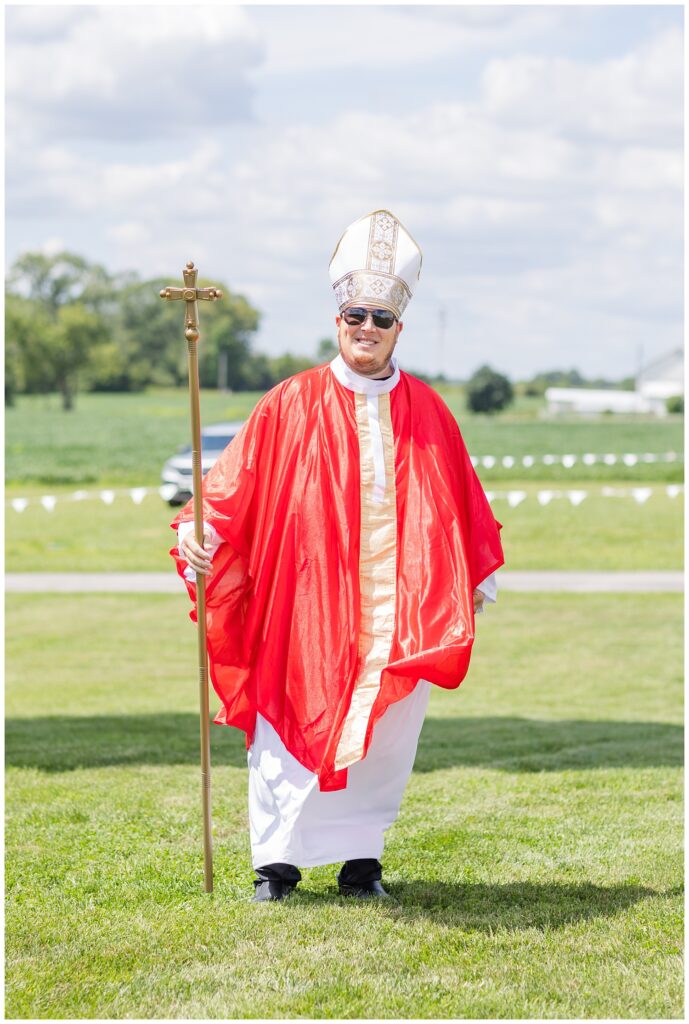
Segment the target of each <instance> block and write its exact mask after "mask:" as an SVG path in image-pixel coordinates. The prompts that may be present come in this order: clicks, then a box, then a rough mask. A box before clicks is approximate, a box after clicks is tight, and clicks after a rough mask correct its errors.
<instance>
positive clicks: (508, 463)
mask: <svg viewBox="0 0 689 1024" xmlns="http://www.w3.org/2000/svg"><path fill="white" fill-rule="evenodd" d="M502 464H503V466H504V467H505V469H511V468H512V466H513V465H514V459H513V458H512V456H511V455H505V456H503V459H502Z"/></svg>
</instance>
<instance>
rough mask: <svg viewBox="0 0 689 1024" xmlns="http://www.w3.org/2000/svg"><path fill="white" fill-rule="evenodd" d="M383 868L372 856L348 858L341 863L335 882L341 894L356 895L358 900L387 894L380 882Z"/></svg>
mask: <svg viewBox="0 0 689 1024" xmlns="http://www.w3.org/2000/svg"><path fill="white" fill-rule="evenodd" d="M382 877H383V868H382V866H381V863H380V861H378V860H375V859H374V858H366V859H360V860H348V861H345V863H344V864H343V865H342V869H341V871H340V873H339V875H338V876H337V884H338V886H339V888H340V893H341V894H342V895H343V896H356V897H357V898H358V899H360V900H367V899H371V898H372V897H376V896H388V895H389V894H388V893H387V892H386V891H385V889H384V888H383V886H382V884H381V881H380V880H381V878H382Z"/></svg>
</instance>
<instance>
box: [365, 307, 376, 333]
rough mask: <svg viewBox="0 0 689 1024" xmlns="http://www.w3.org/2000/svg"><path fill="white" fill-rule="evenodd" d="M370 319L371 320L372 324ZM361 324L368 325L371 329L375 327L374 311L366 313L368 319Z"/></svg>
mask: <svg viewBox="0 0 689 1024" xmlns="http://www.w3.org/2000/svg"><path fill="white" fill-rule="evenodd" d="M369 320H370V321H371V323H370V324H369ZM361 326H362V327H366V328H367V329H368V330H371V329H372V328H373V327H375V326H376V325H375V324H374V322H373V313H372V312H371V311H370V310H369V311H368V312H367V313H366V319H365V320H364V322H363V323H362V325H361Z"/></svg>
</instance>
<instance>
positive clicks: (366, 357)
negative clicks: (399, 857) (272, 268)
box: [171, 210, 503, 901]
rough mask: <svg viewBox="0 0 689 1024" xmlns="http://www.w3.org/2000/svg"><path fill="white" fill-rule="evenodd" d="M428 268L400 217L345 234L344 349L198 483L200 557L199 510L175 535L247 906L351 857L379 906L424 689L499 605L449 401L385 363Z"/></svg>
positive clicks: (368, 222)
mask: <svg viewBox="0 0 689 1024" xmlns="http://www.w3.org/2000/svg"><path fill="white" fill-rule="evenodd" d="M420 270H421V251H420V249H419V247H418V245H417V244H416V242H415V241H414V240H413V238H412V237H411V235H410V234H409V233H408V232H407V231H406V229H405V228H404V226H403V225H402V224H401V223H400V221H399V220H398V219H397V218H396V217H395V216H394V215H393V214H392V213H390V212H389V211H387V210H376V211H374V212H373V213H371V214H369V215H368V216H366V217H363V218H361V219H360V220H358V221H356V222H355V223H354V224H352V225H351V226H350V227H349V228H348V229H347V230H346V231H345V233H344V234H343V236H342V238H341V239H340V241H339V243H338V245H337V247H336V249H335V252H334V254H333V257H332V260H331V262H330V278H331V282H332V286H333V289H334V292H335V298H336V302H337V305H338V309H339V314H338V315H337V316H336V318H335V322H336V324H337V332H338V333H337V336H338V344H339V355H337V356H336V358H335V359H334V360H333V361H332V362H331V363H330V364H327V365H325V366H319V367H317V368H315V369H313V370H307V371H306V372H304V373H300V374H297V375H296V376H294V377H291V378H289V379H288V380H285V381H283V382H282V383H281V384H279V385H277V387H275V388H273V389H272V390H271V391H269V392H268V393H267V394H266V395H264V397H263V398H262V399H261V400H260V401H259V403H258V405H257V406H256V408H255V409H254V412H253V413H252V415H251V416H250V418H249V419H248V420H247V422H246V424H245V425H244V427H243V428H242V430H241V431H240V433H239V434H238V435H237V436H236V438H235V439H234V440H233V442H232V443H231V445H229V446H228V448H227V449H226V450H225V451H224V453H223V454H222V455H221V456H220V458H219V459H218V460H217V462H216V463H215V465H214V466H213V468H212V469H211V470H210V472H209V473H208V474H207V476H206V477H205V479H204V483H203V516H204V545H203V547H202V546H200V545H199V544H197V543H196V541H195V539H194V533H193V509H192V505H191V503H189V504H188V505H187V506H186V507H185V508H184V509H183V510H182V511H181V512H180V514H179V515H178V516H177V517H176V519H175V521H174V522H173V524H172V526H173V527H174V528H175V529H176V530H177V546H176V547H175V548H173V549H172V551H171V554H172V555H173V556H174V557H175V559H176V562H177V567H178V571H179V572H180V574H181V575H182V576H183V577H184V579H185V580H186V584H187V588H188V590H189V594H190V596H191V598H192V601H194V600H195V596H196V594H195V591H196V586H195V574H196V573H197V572H201V573H203V574H204V575H205V576H206V577H207V580H206V618H207V635H208V655H209V664H210V674H211V680H212V683H213V686H214V688H215V690H216V692H217V694H218V697H219V698H220V701H221V707H220V710H219V712H218V714H217V716H216V718H215V721H216V722H218V723H220V724H225V725H231V726H235V727H237V728H239V729H242V730H243V731H244V732H245V734H246V742H247V748H248V763H249V825H250V835H251V851H252V861H253V866H254V870H255V872H256V879H255V882H254V886H255V893H254V900H256V901H267V900H281V899H284V898H285V897H286V896H288V895H289V894H290V893H291V892H292V890H293V889H294V887H295V886H296V885H297V883H298V882H299V881H300V879H301V874H300V871H299V869H300V868H303V867H312V866H316V865H322V864H332V863H337V864H341V863H342V862H344V863H343V866H342V868H341V870H340V872H339V874H338V876H337V880H338V885H339V889H340V891H341V892H342V893H343V894H345V895H350V896H355V897H359V898H371V897H377V896H379V897H380V896H385V895H386V892H385V889H384V887H383V884H382V867H381V863H380V859H381V856H382V851H383V842H384V833H385V830H386V829H387V828H389V826H390V825H391V824H392V823H393V821H394V820H395V818H396V816H397V814H398V811H399V807H400V803H401V800H402V795H403V793H404V789H405V786H406V783H407V780H408V777H409V774H410V772H411V770H412V766H413V762H414V756H415V753H416V747H417V742H418V737H419V733H420V730H421V726H422V723H423V718H424V713H425V710H426V705H427V703H428V697H429V692H430V688H431V686H441V687H444V688H446V689H454V688H456V687H458V686H459V684H460V683H461V681H462V679H463V678H464V676H465V674H466V672H467V669H468V667H469V658H470V655H471V648H472V644H473V642H474V614H475V612H476V611H479V610H481V608H482V605H483V602H484V600H489V601H492V600H495V591H496V586H495V579H494V572H495V570H496V569H497V568H498V567H499V566H500V565H501V564H502V562H503V555H502V548H501V545H500V537H499V524H498V523H497V522H496V520H495V519H494V517H493V514H492V511H491V508H490V505H489V503H488V501H487V499H486V496H485V494H484V492H483V489H482V487H481V484H480V482H479V480H478V478H477V476H476V474H475V472H474V469H473V467H472V464H471V460H470V458H469V456H468V454H467V451H466V448H465V446H464V443H463V440H462V437H461V435H460V431H459V427H458V426H457V423H456V422H455V420H454V418H453V416H452V414H451V413H450V411H449V409H448V408H447V406H446V405H445V403H444V402H443V401H442V399H441V398H440V397H439V395H437V394H436V392H435V391H433V390H432V389H431V388H430V387H428V386H427V385H426V384H424V383H422V382H421V381H420V380H417V379H416V378H414V377H412V376H411V375H409V374H407V373H405V372H403V371H402V370H401V369H400V366H399V365H398V362H397V359H396V358H395V355H394V353H395V349H396V346H397V343H398V340H399V337H400V334H401V332H402V328H403V322H402V315H403V313H404V310H405V308H406V306H407V304H408V303H409V301H410V299H411V297H412V293H413V291H414V288H415V286H416V283H417V281H418V278H419V273H420ZM191 614H192V618H194V616H195V611H192V613H191Z"/></svg>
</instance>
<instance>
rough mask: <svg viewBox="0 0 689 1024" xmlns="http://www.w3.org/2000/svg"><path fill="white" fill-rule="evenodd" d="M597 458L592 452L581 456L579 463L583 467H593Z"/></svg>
mask: <svg viewBox="0 0 689 1024" xmlns="http://www.w3.org/2000/svg"><path fill="white" fill-rule="evenodd" d="M597 457H598V456H596V455H594V454H593V452H587V453H586V455H582V457H581V461H582V462H583V463H584V465H585V466H595V464H596V459H597Z"/></svg>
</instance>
